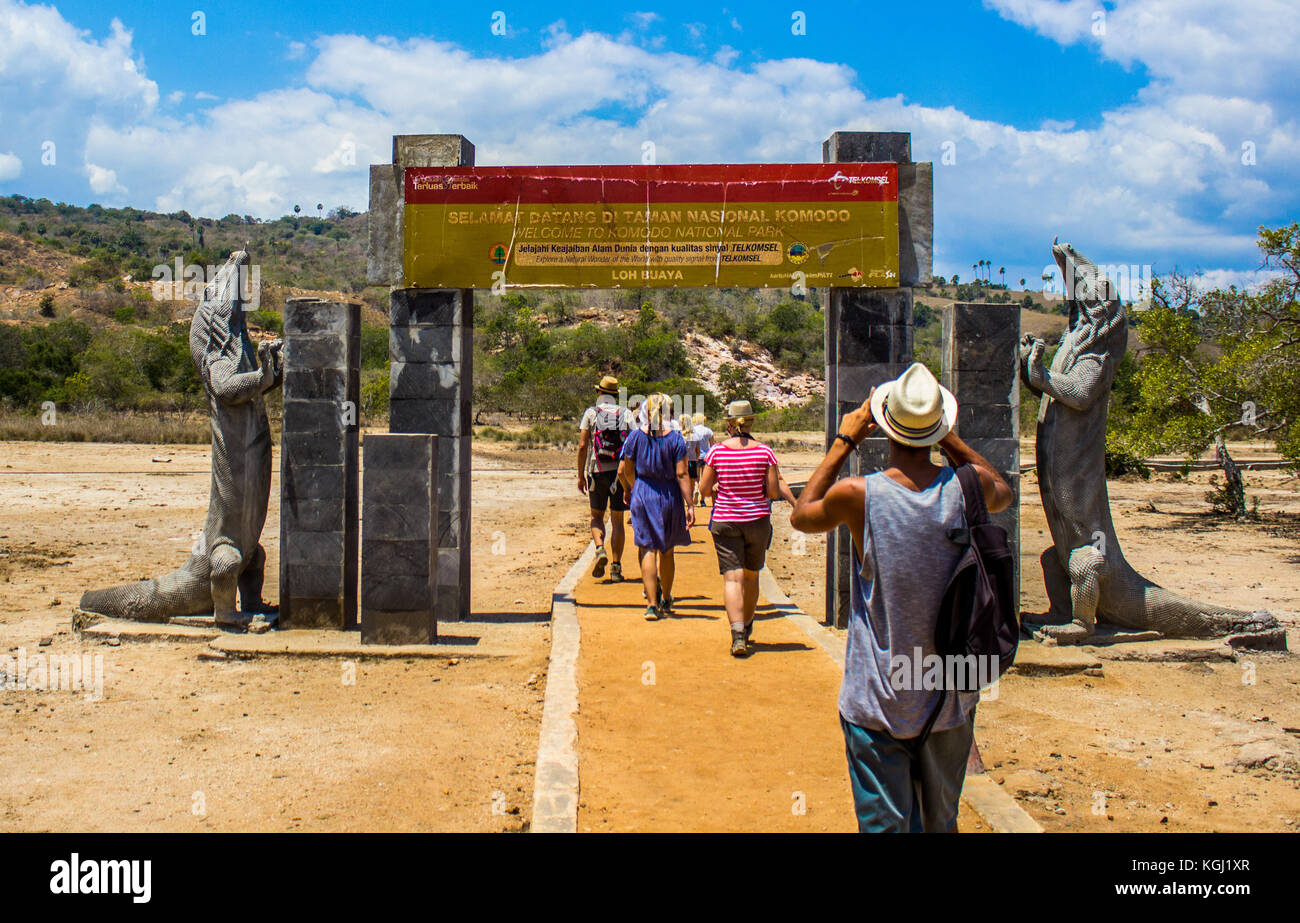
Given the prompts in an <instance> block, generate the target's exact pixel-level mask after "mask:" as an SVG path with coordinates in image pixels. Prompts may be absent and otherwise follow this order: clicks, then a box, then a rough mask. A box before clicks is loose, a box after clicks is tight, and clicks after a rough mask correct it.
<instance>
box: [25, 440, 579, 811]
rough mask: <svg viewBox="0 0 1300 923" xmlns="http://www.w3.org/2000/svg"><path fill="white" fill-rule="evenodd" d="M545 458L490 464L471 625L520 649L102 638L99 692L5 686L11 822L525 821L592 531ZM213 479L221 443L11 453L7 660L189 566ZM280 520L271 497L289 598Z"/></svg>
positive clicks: (477, 484) (511, 456) (478, 517)
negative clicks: (333, 653) (379, 648)
mask: <svg viewBox="0 0 1300 923" xmlns="http://www.w3.org/2000/svg"><path fill="white" fill-rule="evenodd" d="M491 450H492V447H488V453H490V452H491ZM156 458H157V459H168V461H166V462H155V461H153V459H156ZM536 461H538V459H537V458H534V453H526V452H525V453H519V452H510V451H500V452H498V453H497V454H496V455H492V454H481V455H477V456H476V457H475V461H474V464H475V476H474V491H475V498H476V500H475V506H474V517H475V520H474V523H475V525H474V542H475V546H474V563H475V578H476V579H475V582H474V585H473V609H474V612H475V619H476V620H485V622H484V624H481V625H476V626H475V627H476V629H479V630H482V631H483V632H484V633H485V634H486V633H491V634H492V636H493V638H494V640H495V641H496V642H499V643H496V644H494V647H498V648H499V647H504V648H505V649H507V650H509V651H511V652H512V653H511V655H510V656H503V657H499V658H490V659H489V658H476V657H474V656H472V655H466V654H465V653H464V652H463V651H461V650H450V651H449V652H448V654H447V656H446V657H443V658H437V659H433V660H412V661H407V662H400V661H399V662H392V663H389V662H382V663H381V662H371V661H362V662H360V663H357V664H356V665H355V679H354V680H353V678H352V677H351V676H349V675H348V666H347V665H346V664H344V663H342V662H340V661H337V660H312V661H285V660H276V659H266V660H254V661H232V662H226V663H209V662H202V661H199V659H198V654H199V652H200V651H202V650H204V647H203V646H202V645H193V644H123V645H121V646H119V647H107V646H101V645H87V646H86V651H87V652H89V653H92V654H93V655H98V656H99V657H102V661H101V663H102V669H103V676H104V680H103V698H102V699H100V700H98V701H86V699H85V696H84V695H82V694H80V693H77V692H72V691H66V690H64V691H35V690H7V691H4V692H0V706H2V707H3V712H2V713H3V714H4V716H5V717H4V725H5V737H6V740H7V741H8V742H9V744H10V745H9V746H8V747H7V748H6V757H5V762H4V767H3V768H2V769H0V829H4V830H85V829H88V830H125V831H136V830H180V831H184V830H270V831H281V830H450V831H493V830H497V831H500V830H521V829H526V827H527V823H528V819H529V815H530V813H531V808H532V773H533V763H534V759H535V756H536V748H537V730H538V726H539V723H540V719H541V702H542V692H543V690H544V688H545V678H546V661H547V656H548V653H549V623H548V621H547V619H548V617H549V611H550V594H551V590H552V588H553V587H554V585H555V583H556V581H557V580H558V575H559V574H562V573H563V572H564V569H565V568H566V567H567V566H568V565H569V563H570V562H572V560H573V559H574V558H575V557H576V556H577V554H578V553H579V552H580V550H581V548H582V546H583V545H585V543H586V541H587V536H586V533H585V528H583V527H584V526H585V515H584V514H583V513H582V506H583V504H582V503H581V501H580V500H579V501H578V502H577V503H557V502H555V501H556V499H557V498H559V497H566V498H567V493H566V491H567V490H568V489H569V487H570V485H569V482H570V479H569V478H564V479H562V480H557V479H555V478H548V477H546V476H544V475H532V474H529V471H530V470H533V469H530V468H529V466H530V465H534V464H535V463H536ZM207 470H208V469H207V449H206V447H191V446H139V445H120V446H117V445H115V446H105V445H67V444H52V443H46V444H33V443H4V444H0V652H8V654H9V655H10V656H14V657H17V656H18V654H19V653H20V651H23V652H25V653H26V655H27V657H28V659H29V664H31V663H33V662H35V659H36V658H37V657H39V656H43V655H47V654H73V653H78V652H80V651H81V644H80V642H79V641H78V640H77V639H76V638H75V636H74V635H72V633H71V630H70V624H69V616H70V610H71V606H72V605H73V604H74V603H75V602H76V600H77V599H78V597H79V596H80V593H81V592H82V590H84V589H86V588H90V587H98V586H105V585H109V584H112V583H117V582H122V581H126V580H133V579H138V578H141V577H145V576H156V575H159V574H161V573H164V572H166V571H168V570H170V569H172V568H173V567H175V566H177V565H178V564H179V563H181V562H182V561H183V560H184V558H185V555H186V553H187V551H188V549H189V546H190V543H191V541H192V538H191V536H192V534H193V532H194V531H195V530H197V529H198V528H199V527H200V526H201V524H202V519H203V516H204V513H205V510H206V504H207V490H208V487H207V483H208V474H207ZM277 470H278V463H277ZM277 483H278V482H277ZM573 493H574V494H575V496H576V490H573ZM273 494H274V491H273ZM277 512H278V503H277V502H276V498H275V497H274V496H273V499H272V510H271V516H270V518H269V520H268V522H267V525H266V530H265V532H264V535H265V536H267V537H270V538H272V541H270V542H269V543H268V544H269V546H270V547H269V548H268V551H269V552H270V554H271V557H272V560H271V561H270V562H269V564H270V566H269V568H268V571H269V579H268V585H267V596H268V598H272V599H273V598H275V595H276V593H277V587H276V576H275V574H276V567H277V563H276V560H275V551H274V544H275V543H274V536H275V535H277V534H278V529H279V523H278V518H277ZM580 529H581V531H580ZM494 552H499V553H494ZM452 630H453V631H454V627H453V628H452ZM45 639H48V641H49V644H48V646H44V647H43V646H41V645H42V643H43V640H45ZM453 659H456V660H458V661H459V662H458V663H456V664H455V665H452V664H451V661H452V660H453ZM47 662H48V661H47ZM350 680H352V681H351V682H349V681H350Z"/></svg>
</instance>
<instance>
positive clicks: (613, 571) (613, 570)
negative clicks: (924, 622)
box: [609, 561, 623, 583]
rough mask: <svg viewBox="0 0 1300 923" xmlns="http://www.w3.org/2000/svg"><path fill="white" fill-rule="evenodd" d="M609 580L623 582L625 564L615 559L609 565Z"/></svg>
mask: <svg viewBox="0 0 1300 923" xmlns="http://www.w3.org/2000/svg"><path fill="white" fill-rule="evenodd" d="M609 582H610V583H622V582H623V565H622V564H620V563H619V562H618V561H615V562H614V563H612V564H610V565H609Z"/></svg>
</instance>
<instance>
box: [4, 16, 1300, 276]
mask: <svg viewBox="0 0 1300 923" xmlns="http://www.w3.org/2000/svg"><path fill="white" fill-rule="evenodd" d="M207 6H211V8H206V7H207ZM196 7H197V8H198V10H200V11H201V12H202V13H203V16H204V20H203V26H204V31H205V34H202V35H195V34H193V31H194V30H193V14H194V12H195V10H196ZM498 11H500V12H501V13H503V14H504V25H505V34H504V35H501V34H496V33H494V31H493V28H492V27H493V22H494V15H495V14H496V13H497V12H498ZM796 12H799V13H802V14H803V21H804V23H805V24H806V29H805V31H806V34H803V35H797V34H794V32H795V30H794V29H793V28H792V27H793V26H794V25H795V20H796V16H795V14H796ZM496 21H497V22H500V17H496ZM498 31H500V30H499V29H498ZM1298 46H1300V4H1296V3H1294V2H1290V0H1250V2H1239V3H1234V4H1222V3H1219V2H1217V0H1215V2H1211V0H1115V2H1105V3H1098V2H1095V0H985V2H984V3H979V2H957V0H950V2H936V3H930V4H922V3H917V4H884V3H852V2H850V3H834V4H830V3H811V2H802V0H797V2H787V3H780V4H778V3H742V4H731V5H728V6H721V5H716V6H714V5H710V6H707V7H706V6H704V5H702V4H699V3H667V2H654V3H644V2H641V3H631V4H628V3H620V2H602V3H582V2H575V3H564V2H555V3H551V2H548V3H545V4H520V5H512V4H510V3H507V2H504V0H494V2H490V3H487V4H482V5H474V4H466V3H457V4H416V3H404V2H394V3H389V4H384V5H361V4H355V3H348V4H344V3H310V4H309V3H290V4H276V5H275V6H274V7H273V8H268V7H267V6H265V5H262V4H255V3H246V2H230V0H226V2H223V3H222V4H220V6H216V5H207V4H204V2H203V0H190V2H187V3H185V4H176V3H163V4H158V3H144V2H122V0H116V2H108V3H104V2H102V0H101V2H95V3H92V2H81V0H77V2H69V0H65V2H58V3H55V4H52V5H47V6H37V5H30V4H25V3H22V2H19V0H0V192H3V193H12V192H20V193H23V194H25V195H31V196H38V197H39V196H44V197H48V198H51V199H55V200H64V201H69V202H74V203H78V204H86V203H89V202H91V201H98V202H101V203H103V204H105V205H134V206H137V207H141V208H151V209H158V210H166V211H170V210H175V209H179V208H185V209H187V210H189V211H191V212H194V213H199V214H208V215H216V216H220V215H223V214H227V213H229V212H236V213H239V214H245V213H248V214H255V215H258V216H260V217H275V216H277V215H280V214H284V213H286V212H288V211H290V210H291V209H292V207H293V205H294V204H295V203H301V204H304V206H305V207H310V206H312V205H314V203H315V202H318V201H321V202H324V203H325V204H326V205H327V207H332V206H334V205H340V204H346V205H349V206H351V207H354V208H364V207H365V206H366V201H365V196H366V183H365V177H366V166H367V165H368V164H369V163H372V162H381V161H384V160H387V159H388V157H387V151H388V147H389V139H390V136H391V135H392V134H393V133H395V132H411V133H423V132H459V133H463V134H465V135H466V136H468V137H469V138H470V139H471V140H472V141H474V142H475V144H476V145H477V148H478V162H479V163H480V164H484V165H488V164H527V163H564V162H579V163H598V162H605V163H630V162H638V161H639V160H640V156H641V150H642V145H643V143H644V142H645V141H647V140H650V141H653V142H654V143H655V145H656V150H657V156H658V160H659V162H661V163H662V162H700V161H718V160H732V161H812V160H818V159H820V142H821V141H822V139H823V138H825V137H826V135H827V134H829V133H830V132H831V131H833V130H835V129H860V130H901V131H911V132H912V134H913V157H914V159H917V160H932V161H934V162H935V164H936V166H935V185H936V190H935V192H936V195H935V211H936V216H935V220H936V271H937V272H939V273H942V274H944V275H951V274H952V273H953V272H954V271H956V272H960V273H962V274H963V275H964V276H969V274H970V272H969V270H970V264H971V263H972V262H974V261H975V260H976V259H980V258H988V259H991V260H993V261H994V263H995V264H1000V265H1006V266H1007V269H1008V277H1009V278H1011V279H1013V280H1014V279H1017V278H1019V277H1020V276H1021V275H1025V276H1027V277H1029V278H1030V279H1036V278H1037V277H1038V275H1039V274H1040V273H1041V272H1042V269H1043V267H1044V266H1046V265H1047V264H1048V263H1050V257H1049V254H1048V244H1049V243H1050V241H1051V238H1052V236H1053V235H1055V234H1060V235H1061V236H1062V237H1063V238H1065V239H1069V240H1070V241H1071V242H1073V243H1075V244H1076V245H1077V246H1079V247H1080V249H1082V250H1083V251H1084V252H1085V253H1088V254H1089V255H1091V256H1094V258H1095V259H1097V260H1098V261H1099V262H1113V263H1123V264H1138V265H1150V266H1152V267H1154V271H1155V272H1157V273H1160V272H1163V271H1167V270H1168V269H1170V268H1172V267H1173V266H1175V265H1177V266H1178V267H1179V268H1182V269H1186V270H1198V269H1199V270H1203V271H1205V272H1206V273H1207V279H1209V280H1210V281H1246V280H1248V279H1249V277H1250V273H1251V271H1252V270H1254V269H1255V267H1256V266H1257V264H1258V260H1257V257H1256V254H1255V250H1254V246H1253V240H1254V235H1255V228H1256V227H1257V226H1258V225H1260V224H1277V223H1281V222H1283V221H1290V220H1294V219H1295V218H1296V211H1297V208H1296V206H1297V204H1298V202H1300V193H1298V192H1297V190H1300V182H1298V180H1300V166H1298V165H1300V124H1298V121H1300V102H1298V101H1297V94H1296V92H1295V89H1294V88H1295V85H1296V78H1297V77H1300V66H1298V65H1297V62H1296V55H1295V48H1296V47H1298ZM47 142H54V145H55V147H54V149H55V150H56V151H57V156H56V157H55V158H53V159H54V161H55V162H54V163H53V164H49V163H43V162H42V160H43V156H42V155H43V153H45V151H46V150H47V147H46V145H47ZM945 152H948V155H949V156H948V158H947V161H948V162H945V158H944V154H945ZM45 159H47V160H48V159H50V158H49V157H48V156H47V157H46V158H45Z"/></svg>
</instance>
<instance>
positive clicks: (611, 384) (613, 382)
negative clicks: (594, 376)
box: [596, 375, 618, 394]
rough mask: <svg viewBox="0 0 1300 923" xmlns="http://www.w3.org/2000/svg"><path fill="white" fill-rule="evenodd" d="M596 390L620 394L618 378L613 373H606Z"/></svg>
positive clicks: (603, 392) (602, 392)
mask: <svg viewBox="0 0 1300 923" xmlns="http://www.w3.org/2000/svg"><path fill="white" fill-rule="evenodd" d="M596 390H597V391H598V392H600V393H601V394H618V379H617V378H615V377H614V376H613V375H606V376H605V377H604V378H602V379H601V380H600V384H598V385H596Z"/></svg>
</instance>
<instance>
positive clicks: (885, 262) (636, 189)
mask: <svg viewBox="0 0 1300 923" xmlns="http://www.w3.org/2000/svg"><path fill="white" fill-rule="evenodd" d="M405 183H406V213H405V237H406V241H405V253H404V261H405V262H404V272H405V277H406V278H405V284H406V286H407V287H408V288H493V287H494V285H496V286H497V287H498V288H499V287H500V285H501V284H502V283H504V284H505V285H509V286H514V285H537V286H560V287H564V286H588V287H593V288H618V287H622V286H627V287H647V286H653V287H672V286H718V287H725V286H737V287H756V288H763V287H768V286H780V287H788V286H790V285H791V284H792V282H794V281H802V282H803V283H804V284H806V285H808V286H817V287H820V286H872V287H876V288H880V287H890V286H896V285H898V168H897V166H896V165H895V164H892V163H879V164H862V163H857V164H848V163H841V164H701V165H671V166H599V167H583V166H566V167H469V168H467V167H408V168H407V170H406V175H405ZM796 273H802V276H797V275H796Z"/></svg>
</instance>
